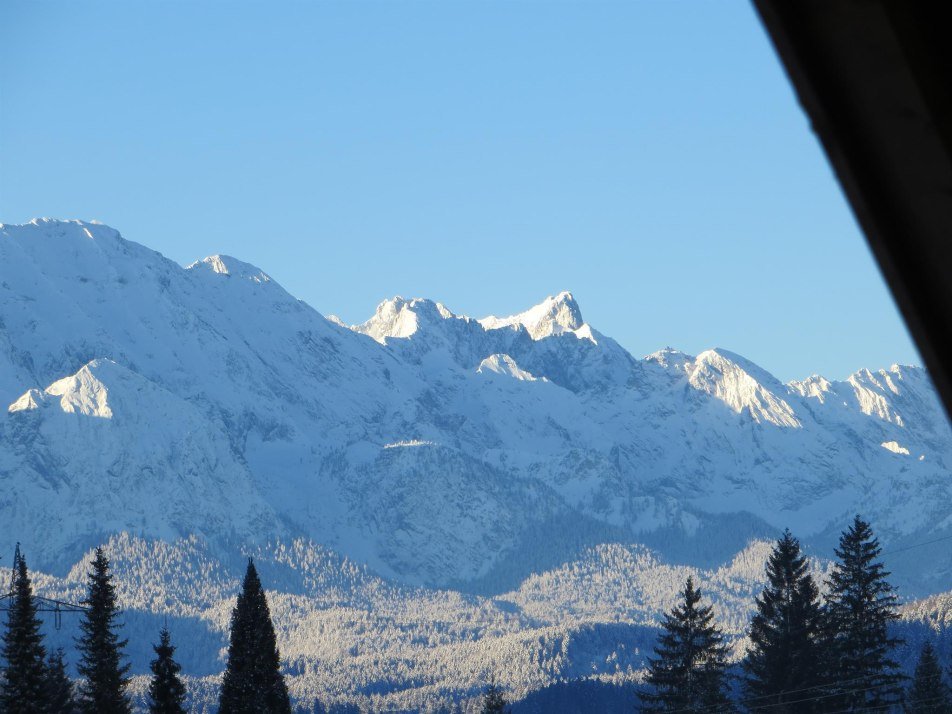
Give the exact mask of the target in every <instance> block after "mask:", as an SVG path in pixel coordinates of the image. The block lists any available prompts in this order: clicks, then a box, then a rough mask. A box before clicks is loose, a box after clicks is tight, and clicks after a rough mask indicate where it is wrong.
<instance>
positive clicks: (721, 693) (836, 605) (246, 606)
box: [0, 516, 952, 714]
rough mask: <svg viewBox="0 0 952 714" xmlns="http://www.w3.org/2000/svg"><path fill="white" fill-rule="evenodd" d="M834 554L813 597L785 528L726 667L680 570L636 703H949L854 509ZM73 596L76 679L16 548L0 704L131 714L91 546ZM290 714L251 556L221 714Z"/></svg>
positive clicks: (162, 682) (916, 707)
mask: <svg viewBox="0 0 952 714" xmlns="http://www.w3.org/2000/svg"><path fill="white" fill-rule="evenodd" d="M834 552H835V555H836V560H835V562H834V564H833V566H832V569H831V571H830V575H829V577H828V579H827V580H826V583H825V585H826V587H825V591H824V593H823V594H822V595H821V592H820V588H819V586H818V584H817V582H816V580H815V578H814V576H813V574H812V573H811V570H810V566H809V563H808V561H807V558H806V556H805V555H804V554H803V552H802V550H801V548H800V543H799V541H798V540H797V539H796V538H795V537H794V536H793V535H792V534H791V533H790V531H789V530H788V531H785V532H784V533H783V535H782V536H781V537H780V538H779V539H778V540H777V542H776V543H775V545H774V547H773V550H772V552H771V554H770V557H769V558H768V560H767V564H766V579H767V583H766V586H765V587H764V589H763V591H762V592H761V593H760V595H758V596H757V598H756V600H755V609H754V615H753V617H752V619H751V622H750V625H749V628H748V632H747V634H748V638H749V646H748V648H747V652H746V655H745V656H744V658H743V660H742V661H741V663H740V666H739V667H736V668H735V667H732V665H731V657H730V652H729V648H728V646H727V642H726V638H725V635H724V634H723V632H722V631H721V630H720V629H719V628H718V626H717V625H716V624H715V622H714V609H713V607H712V606H710V605H704V604H703V603H702V596H701V591H700V589H699V588H698V587H697V585H696V584H695V582H694V580H693V579H692V578H688V580H687V582H686V583H685V585H684V587H683V589H682V590H681V591H680V593H679V600H678V603H677V604H676V605H675V607H674V608H673V609H672V610H671V611H670V612H668V613H666V614H665V616H664V618H663V621H662V623H661V634H660V636H659V638H658V641H657V644H656V646H655V650H654V656H653V657H649V659H648V669H647V676H646V679H645V684H646V687H645V689H644V690H643V691H642V692H641V694H640V709H641V711H642V712H644V713H645V714H675V713H679V714H680V713H684V714H688V713H693V714H734V713H735V712H741V711H746V712H764V713H765V714H793V713H801V712H802V713H804V714H833V713H836V714H840V713H841V712H842V713H844V714H845V713H847V712H890V711H898V710H902V711H905V712H907V713H908V714H952V692H950V689H949V688H948V686H947V685H946V683H945V681H944V673H943V670H942V667H941V665H940V663H939V660H938V657H937V656H936V653H935V651H934V649H933V648H932V646H931V645H930V644H928V643H927V644H926V645H925V646H924V647H923V649H922V651H921V653H920V657H919V661H918V664H917V666H916V669H915V674H914V676H913V677H912V681H911V682H909V681H907V678H906V677H905V676H904V675H902V673H901V672H900V669H899V665H898V663H897V662H896V660H895V659H894V654H893V653H894V652H895V649H896V647H897V646H899V645H900V644H902V643H901V642H900V641H899V640H898V639H897V638H896V637H894V636H892V635H891V634H890V625H891V624H892V623H893V622H895V621H896V620H897V619H898V603H899V600H898V597H897V595H896V592H895V589H894V588H893V587H892V585H891V584H890V583H889V580H888V578H889V573H888V572H886V570H885V567H884V565H883V563H882V562H881V559H880V556H881V553H882V549H881V548H880V545H879V541H878V539H877V538H876V537H875V536H874V534H873V531H872V529H871V528H870V525H869V524H868V523H866V522H865V521H863V520H862V519H861V518H860V517H859V516H857V517H856V518H855V519H854V520H853V522H852V524H850V526H849V527H848V528H847V530H846V531H844V532H843V533H842V535H841V537H840V540H839V544H838V546H837V547H836V548H835V550H834ZM82 604H83V606H84V611H83V614H82V621H81V622H80V635H79V637H78V638H77V639H76V650H77V654H78V655H79V659H78V662H77V671H78V673H79V675H80V679H79V680H78V682H76V683H74V682H73V681H72V680H71V679H70V677H69V675H68V673H67V665H66V661H65V653H64V652H63V651H62V650H61V649H58V650H55V651H53V652H49V653H48V652H47V649H46V647H45V646H44V644H43V636H42V632H41V622H40V619H39V613H38V609H37V602H36V599H35V598H34V596H33V591H32V585H31V581H30V576H29V572H28V570H27V565H26V559H25V558H24V557H23V555H22V554H21V553H20V552H19V549H18V551H17V554H16V557H15V559H14V567H13V579H12V587H11V592H10V595H9V597H8V608H7V622H6V630H5V632H4V634H3V638H2V657H3V667H2V669H0V714H8V713H10V714H14V713H15V714H34V713H36V714H94V713H95V714H131V711H132V708H131V702H130V699H129V697H128V694H127V691H126V690H127V687H128V684H129V677H128V671H129V665H128V664H127V663H125V661H124V660H125V657H124V654H123V653H124V648H125V646H126V644H127V643H126V640H123V639H122V638H121V637H120V634H119V630H120V624H119V616H120V611H119V608H118V603H117V598H116V589H115V585H114V583H113V576H112V574H111V573H110V569H109V561H108V559H107V558H106V556H105V553H104V552H103V550H102V548H97V549H96V551H95V554H94V557H93V559H92V561H91V563H90V570H89V571H88V573H87V593H86V597H85V599H84V600H83V603H82ZM158 634H159V641H158V643H157V644H155V645H154V646H153V649H154V651H155V659H153V660H152V662H151V672H152V678H151V681H150V684H149V690H148V694H149V701H148V710H149V712H150V713H151V714H184V712H185V711H186V710H185V697H186V692H185V686H184V684H183V682H182V680H181V678H180V671H181V667H180V666H179V664H178V663H177V662H176V660H175V646H174V645H173V644H172V641H171V633H170V632H169V630H168V629H167V628H163V629H162V630H161V631H160V632H159V633H158ZM735 670H736V671H735ZM482 705H483V706H482V707H481V711H482V712H485V713H486V714H496V713H497V712H505V711H507V709H508V707H507V702H506V700H505V698H504V697H503V694H502V691H501V690H500V689H499V688H498V687H497V686H496V685H495V683H492V684H491V685H490V687H489V689H488V690H487V691H486V692H485V695H484V697H483V702H482ZM291 711H292V709H291V704H290V698H289V696H288V689H287V685H286V683H285V681H284V678H283V676H282V674H281V671H280V655H279V652H278V648H277V642H276V637H275V631H274V627H273V624H272V621H271V615H270V610H269V607H268V602H267V599H266V597H265V593H264V588H263V587H262V584H261V581H260V579H259V577H258V574H257V571H256V569H255V566H254V563H253V561H251V560H249V561H248V567H247V570H246V572H245V577H244V580H243V583H242V588H241V592H240V593H239V595H238V598H237V602H236V604H235V607H234V609H233V610H232V614H231V624H230V633H229V646H228V654H227V664H226V668H225V672H224V675H223V677H222V684H221V689H220V693H219V712H220V713H221V714H253V713H261V714H291Z"/></svg>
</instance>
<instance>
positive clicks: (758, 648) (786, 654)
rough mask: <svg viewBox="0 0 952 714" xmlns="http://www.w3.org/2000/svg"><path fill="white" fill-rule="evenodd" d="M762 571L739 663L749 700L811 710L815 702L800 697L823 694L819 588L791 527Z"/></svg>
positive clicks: (780, 712) (779, 712)
mask: <svg viewBox="0 0 952 714" xmlns="http://www.w3.org/2000/svg"><path fill="white" fill-rule="evenodd" d="M766 570H767V586H766V587H765V588H764V591H763V593H761V595H760V596H759V597H758V598H757V600H756V603H755V604H756V612H755V614H754V617H753V619H752V620H751V623H750V630H749V635H750V648H749V650H748V653H747V658H746V659H745V660H744V665H743V666H744V673H745V679H744V689H745V694H746V700H747V704H748V706H761V707H763V706H768V705H769V706H770V711H771V712H774V713H775V714H787V713H788V712H789V713H790V714H793V713H794V712H811V711H815V710H816V709H817V707H816V706H814V703H813V702H809V701H803V700H804V699H808V698H809V697H811V696H818V695H821V694H823V691H822V689H821V685H822V684H823V677H822V675H823V671H822V664H821V643H820V626H821V619H820V600H819V590H818V588H817V586H816V583H814V581H813V577H812V576H811V575H810V572H809V567H808V565H807V560H806V558H805V557H804V556H803V555H802V554H801V552H800V542H799V541H798V540H797V539H796V538H794V537H793V536H792V535H791V533H790V531H789V530H788V531H784V534H783V536H781V538H780V539H779V540H778V541H777V543H776V545H775V546H774V549H773V552H772V553H771V554H770V558H769V559H768V560H767V568H766ZM793 702H797V703H793Z"/></svg>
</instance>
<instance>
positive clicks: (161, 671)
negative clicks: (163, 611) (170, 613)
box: [149, 627, 185, 714]
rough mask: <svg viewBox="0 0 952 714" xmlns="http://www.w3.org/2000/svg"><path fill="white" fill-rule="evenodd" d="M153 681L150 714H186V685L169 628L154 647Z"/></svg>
mask: <svg viewBox="0 0 952 714" xmlns="http://www.w3.org/2000/svg"><path fill="white" fill-rule="evenodd" d="M152 649H153V650H155V659H154V660H152V663H151V664H150V667H151V669H152V681H151V682H150V683H149V698H150V699H151V702H150V703H149V714H185V685H184V684H182V680H181V679H180V678H179V672H180V671H182V667H181V665H179V663H178V662H176V661H175V658H174V655H175V646H174V645H173V644H172V636H171V635H170V634H169V631H168V628H165V627H163V628H162V631H161V632H160V633H159V644H157V645H153V647H152Z"/></svg>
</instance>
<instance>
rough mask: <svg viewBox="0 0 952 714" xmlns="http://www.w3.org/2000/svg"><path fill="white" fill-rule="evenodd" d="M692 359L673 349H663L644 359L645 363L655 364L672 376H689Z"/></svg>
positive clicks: (692, 365)
mask: <svg viewBox="0 0 952 714" xmlns="http://www.w3.org/2000/svg"><path fill="white" fill-rule="evenodd" d="M694 359H695V358H694V357H692V356H691V355H689V354H686V353H684V352H682V351H681V350H676V349H674V348H673V347H665V348H664V349H660V350H658V351H657V352H652V353H651V354H650V355H647V356H646V357H645V362H647V363H649V364H656V365H658V366H659V367H662V368H663V369H664V370H665V371H666V372H669V373H671V374H674V375H686V376H688V375H690V374H691V372H692V371H693V369H694Z"/></svg>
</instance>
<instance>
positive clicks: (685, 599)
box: [641, 578, 734, 714]
mask: <svg viewBox="0 0 952 714" xmlns="http://www.w3.org/2000/svg"><path fill="white" fill-rule="evenodd" d="M700 602H701V592H700V590H698V589H697V588H695V587H694V580H693V579H692V578H688V580H687V583H686V584H685V586H684V590H682V591H681V602H680V603H679V604H678V605H676V606H675V607H674V608H673V609H672V610H671V612H670V613H668V614H665V616H664V620H663V622H662V623H661V627H662V630H663V632H662V633H661V635H660V636H659V637H658V644H657V645H656V646H655V655H656V657H655V658H649V659H648V677H647V680H646V681H647V684H648V685H649V687H650V688H651V689H650V690H649V691H646V692H643V693H642V694H641V701H642V711H643V712H675V711H676V712H701V711H703V712H706V714H714V713H715V712H733V711H734V708H733V705H732V704H731V702H730V699H729V698H728V696H727V647H726V646H725V644H724V636H723V634H722V633H721V631H720V630H719V629H718V628H717V626H716V625H715V624H714V610H713V608H712V607H711V606H710V605H708V606H703V607H702V606H701V605H700Z"/></svg>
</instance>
